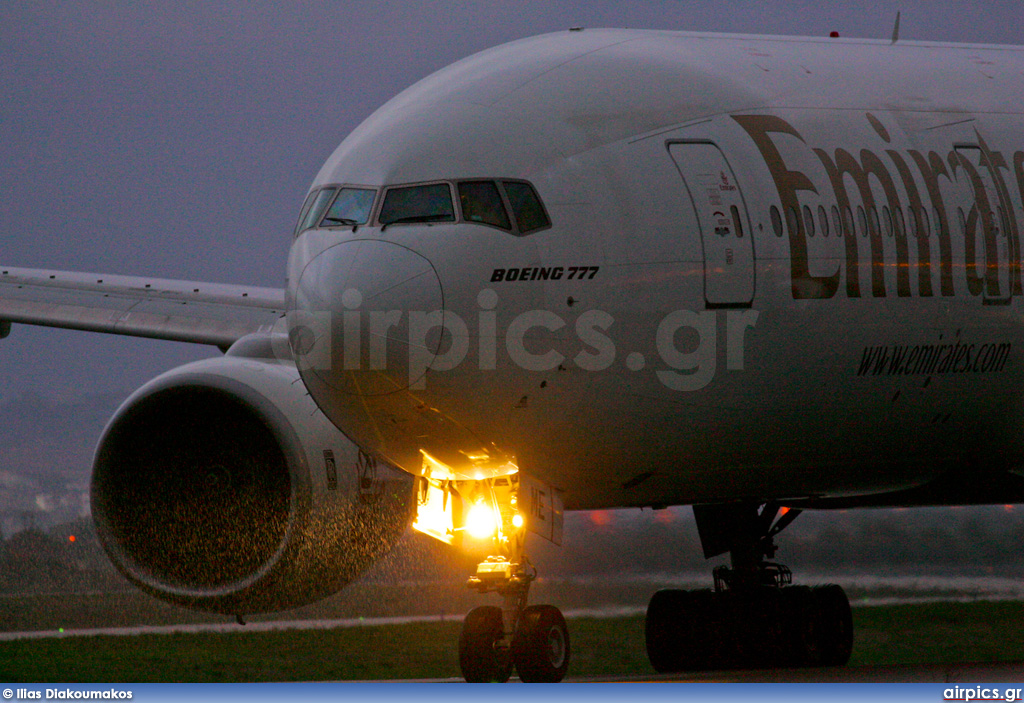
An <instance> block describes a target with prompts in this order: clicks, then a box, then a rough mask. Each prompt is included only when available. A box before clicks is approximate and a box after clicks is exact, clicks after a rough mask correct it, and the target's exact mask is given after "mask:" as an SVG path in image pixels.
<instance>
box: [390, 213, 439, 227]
mask: <svg viewBox="0 0 1024 703" xmlns="http://www.w3.org/2000/svg"><path fill="white" fill-rule="evenodd" d="M454 221H455V220H454V218H453V217H452V216H451V215H449V214H440V213H439V214H434V215H409V216H408V217H399V218H397V219H395V220H388V221H387V222H383V223H381V230H383V229H384V228H385V227H387V226H388V225H394V224H407V223H410V222H427V223H430V222H454Z"/></svg>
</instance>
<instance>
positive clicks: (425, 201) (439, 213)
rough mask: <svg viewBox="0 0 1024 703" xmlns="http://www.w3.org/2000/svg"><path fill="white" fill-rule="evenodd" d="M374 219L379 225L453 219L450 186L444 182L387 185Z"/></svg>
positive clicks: (449, 220) (453, 212)
mask: <svg viewBox="0 0 1024 703" xmlns="http://www.w3.org/2000/svg"><path fill="white" fill-rule="evenodd" d="M377 219H379V220H380V223H381V224H382V225H391V224H400V223H414V222H454V221H455V207H454V206H453V205H452V194H451V189H450V188H449V187H448V184H447V183H431V184H429V185H418V186H404V187H401V188H390V189H388V191H387V193H386V194H385V195H384V204H383V205H382V206H381V209H380V215H379V216H378V218H377Z"/></svg>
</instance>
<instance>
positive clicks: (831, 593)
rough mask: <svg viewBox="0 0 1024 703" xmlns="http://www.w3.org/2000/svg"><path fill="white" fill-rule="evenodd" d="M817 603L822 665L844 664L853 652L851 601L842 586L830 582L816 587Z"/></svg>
mask: <svg viewBox="0 0 1024 703" xmlns="http://www.w3.org/2000/svg"><path fill="white" fill-rule="evenodd" d="M814 596H815V601H816V602H815V605H816V606H817V611H818V613H819V617H820V618H821V623H822V624H821V631H822V642H823V645H822V649H821V665H822V666H842V665H843V664H845V663H846V662H848V661H850V654H851V653H852V652H853V616H852V614H851V613H850V601H849V599H848V598H847V597H846V593H845V592H844V591H843V589H842V588H841V587H840V586H837V585H835V584H828V585H827V586H818V587H817V588H815V589H814Z"/></svg>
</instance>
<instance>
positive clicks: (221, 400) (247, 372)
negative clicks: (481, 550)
mask: <svg viewBox="0 0 1024 703" xmlns="http://www.w3.org/2000/svg"><path fill="white" fill-rule="evenodd" d="M413 485H414V483H413V478H412V476H410V475H409V474H406V473H405V472H402V471H400V470H398V469H396V468H394V467H392V466H390V465H388V464H385V463H383V462H381V461H379V460H374V459H372V458H370V457H367V456H365V455H363V454H361V453H360V452H359V450H358V448H357V447H356V446H355V445H354V444H353V443H352V442H350V441H349V440H348V439H347V438H346V437H345V436H344V435H342V434H341V433H340V432H339V431H338V430H337V429H336V428H335V427H334V426H333V425H332V424H331V423H330V421H328V420H327V418H326V417H325V416H324V415H323V413H321V412H320V411H319V409H318V408H317V406H316V405H315V403H314V402H313V400H312V399H311V398H310V396H309V394H308V393H307V392H306V389H305V387H304V386H303V384H302V381H301V380H300V379H299V375H298V373H297V372H296V370H295V367H294V366H293V365H291V364H288V363H281V362H275V361H272V360H266V361H264V360H257V359H250V358H239V357H234V356H230V355H229V356H225V357H220V358H217V359H210V360H206V361H200V362H197V363H194V364H189V365H187V366H183V367H181V368H178V369H175V370H173V371H169V372H167V373H165V374H163V375H162V376H159V377H158V378H156V379H154V380H153V381H151V382H149V383H148V384H146V385H145V386H143V387H142V388H141V389H139V390H138V391H136V392H135V393H134V394H132V396H131V397H129V398H128V400H127V401H125V403H124V404H123V405H122V406H121V407H120V408H119V409H118V411H117V413H116V414H115V415H114V417H113V419H112V420H111V421H110V423H108V425H107V428H106V429H105V430H104V433H103V437H102V439H101V440H100V443H99V446H98V448H97V451H96V458H95V462H94V467H93V478H92V512H93V518H94V520H95V522H96V527H97V531H98V533H99V536H100V539H101V541H102V543H103V546H104V548H105V549H106V551H107V554H108V555H109V556H110V558H111V560H112V561H113V562H114V564H115V565H116V566H117V568H118V569H119V570H120V571H121V572H122V573H123V574H124V575H125V576H126V577H127V578H128V579H129V580H131V581H132V582H133V583H135V584H136V585H137V586H139V587H140V588H142V589H143V590H145V591H147V592H149V593H150V594H152V595H154V596H156V597H158V598H161V599H164V600H167V601H171V602H174V603H178V604H181V605H186V606H189V607H193V608H198V609H202V610H209V611H214V612H223V613H231V614H243V613H255V612H265V611H272V610H282V609H286V608H293V607H297V606H299V605H304V604H306V603H311V602H313V601H315V600H318V599H320V598H323V597H325V596H327V595H330V594H331V593H334V592H336V591H338V590H339V589H341V588H342V587H343V586H345V584H347V583H348V582H349V581H351V580H352V579H354V578H355V577H357V576H358V575H359V574H361V573H362V572H363V571H364V570H365V569H366V568H367V567H368V566H370V564H372V563H373V562H374V561H375V560H377V559H379V558H380V557H381V556H383V555H384V554H385V553H386V552H387V551H388V550H389V549H390V548H391V546H392V545H393V544H394V543H395V541H396V540H397V539H398V537H399V536H400V535H401V534H402V532H403V531H404V529H405V528H406V526H407V525H408V523H409V521H410V520H411V519H412V517H413V515H414V512H415V505H416V503H415V495H414V489H413Z"/></svg>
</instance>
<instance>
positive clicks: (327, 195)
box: [296, 188, 338, 233]
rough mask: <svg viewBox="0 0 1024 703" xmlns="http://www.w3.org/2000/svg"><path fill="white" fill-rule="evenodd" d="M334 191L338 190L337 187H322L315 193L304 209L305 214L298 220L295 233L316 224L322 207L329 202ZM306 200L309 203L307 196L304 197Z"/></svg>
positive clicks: (322, 211)
mask: <svg viewBox="0 0 1024 703" xmlns="http://www.w3.org/2000/svg"><path fill="white" fill-rule="evenodd" d="M336 192H338V189H337V188H324V189H323V190H321V191H320V192H319V193H317V194H316V198H314V200H313V203H312V204H311V205H310V206H309V207H308V208H307V209H306V211H305V216H304V217H303V218H302V219H301V220H300V221H299V227H298V229H297V230H296V233H301V232H304V231H305V230H307V229H309V228H310V227H315V226H316V224H317V223H318V222H319V221H320V217H321V216H322V215H323V214H324V209H325V208H326V207H327V204H328V203H329V202H331V198H333V197H334V194H335V193H336ZM311 197H312V196H311ZM306 202H307V203H309V198H307V199H306Z"/></svg>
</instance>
